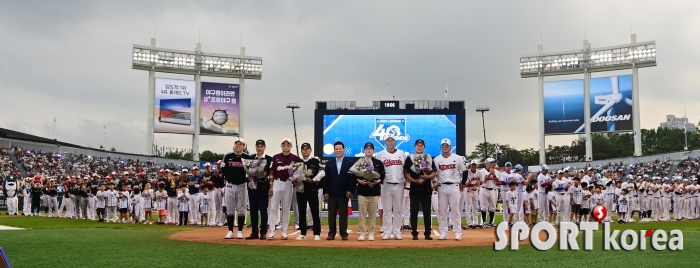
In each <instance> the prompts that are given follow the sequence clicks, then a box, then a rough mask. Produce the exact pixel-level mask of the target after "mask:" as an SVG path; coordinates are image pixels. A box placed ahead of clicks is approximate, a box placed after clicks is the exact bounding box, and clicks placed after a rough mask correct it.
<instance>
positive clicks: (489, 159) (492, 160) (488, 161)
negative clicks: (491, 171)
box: [484, 157, 496, 163]
mask: <svg viewBox="0 0 700 268" xmlns="http://www.w3.org/2000/svg"><path fill="white" fill-rule="evenodd" d="M484 162H486V163H496V159H494V158H492V157H489V158H486V160H484Z"/></svg>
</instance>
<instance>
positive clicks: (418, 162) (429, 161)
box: [411, 154, 433, 183]
mask: <svg viewBox="0 0 700 268" xmlns="http://www.w3.org/2000/svg"><path fill="white" fill-rule="evenodd" d="M411 157H412V159H411V161H412V162H413V166H411V169H413V171H414V172H416V173H418V174H421V173H422V172H430V171H432V170H433V169H432V168H431V166H432V165H433V158H432V157H430V155H429V154H414V155H411ZM424 181H425V180H423V179H420V182H421V183H423V182H424Z"/></svg>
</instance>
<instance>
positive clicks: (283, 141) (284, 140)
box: [280, 138, 292, 144]
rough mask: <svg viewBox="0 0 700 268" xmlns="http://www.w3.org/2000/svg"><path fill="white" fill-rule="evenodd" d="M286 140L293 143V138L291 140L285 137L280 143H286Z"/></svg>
mask: <svg viewBox="0 0 700 268" xmlns="http://www.w3.org/2000/svg"><path fill="white" fill-rule="evenodd" d="M285 142H288V143H289V144H292V140H290V139H289V138H284V139H282V142H281V143H280V144H282V143H285Z"/></svg>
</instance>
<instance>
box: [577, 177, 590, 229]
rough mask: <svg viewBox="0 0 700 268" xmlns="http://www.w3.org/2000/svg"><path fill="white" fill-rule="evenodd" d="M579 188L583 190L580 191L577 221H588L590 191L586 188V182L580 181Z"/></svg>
mask: <svg viewBox="0 0 700 268" xmlns="http://www.w3.org/2000/svg"><path fill="white" fill-rule="evenodd" d="M581 189H583V191H582V192H581V210H579V212H578V222H587V221H588V219H589V218H588V215H589V213H590V207H591V201H590V199H591V196H592V194H591V191H589V190H588V189H589V188H588V183H586V182H582V183H581Z"/></svg>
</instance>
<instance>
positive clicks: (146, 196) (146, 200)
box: [141, 182, 153, 224]
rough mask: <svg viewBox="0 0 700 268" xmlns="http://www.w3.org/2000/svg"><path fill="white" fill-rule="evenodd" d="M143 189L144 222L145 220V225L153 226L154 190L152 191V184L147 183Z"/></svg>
mask: <svg viewBox="0 0 700 268" xmlns="http://www.w3.org/2000/svg"><path fill="white" fill-rule="evenodd" d="M143 187H144V188H143V193H141V198H143V211H144V219H142V220H145V221H144V223H143V224H151V213H152V212H153V189H151V183H150V182H147V183H146V184H145V185H144V186H143Z"/></svg>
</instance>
